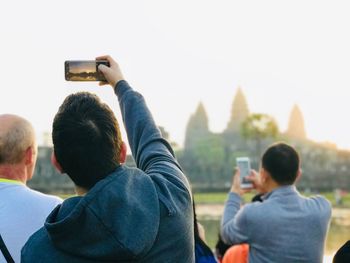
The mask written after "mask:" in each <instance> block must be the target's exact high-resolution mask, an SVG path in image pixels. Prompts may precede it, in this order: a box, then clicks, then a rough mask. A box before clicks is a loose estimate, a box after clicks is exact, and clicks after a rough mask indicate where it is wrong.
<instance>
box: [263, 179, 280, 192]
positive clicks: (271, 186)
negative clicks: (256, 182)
mask: <svg viewBox="0 0 350 263" xmlns="http://www.w3.org/2000/svg"><path fill="white" fill-rule="evenodd" d="M280 187H281V185H279V184H277V183H275V182H272V181H271V182H270V183H269V184H268V185H267V186H266V187H265V189H266V193H271V192H272V191H274V190H276V189H277V188H280Z"/></svg>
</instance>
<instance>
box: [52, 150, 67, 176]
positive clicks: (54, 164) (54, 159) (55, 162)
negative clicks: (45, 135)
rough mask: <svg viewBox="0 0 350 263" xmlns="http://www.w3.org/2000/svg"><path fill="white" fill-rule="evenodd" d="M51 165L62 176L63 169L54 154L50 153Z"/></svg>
mask: <svg viewBox="0 0 350 263" xmlns="http://www.w3.org/2000/svg"><path fill="white" fill-rule="evenodd" d="M51 163H52V165H53V166H54V167H55V168H56V169H57V171H59V172H60V173H61V174H63V173H64V172H63V169H62V166H61V165H60V164H59V162H58V161H57V159H56V155H55V153H54V152H52V154H51Z"/></svg>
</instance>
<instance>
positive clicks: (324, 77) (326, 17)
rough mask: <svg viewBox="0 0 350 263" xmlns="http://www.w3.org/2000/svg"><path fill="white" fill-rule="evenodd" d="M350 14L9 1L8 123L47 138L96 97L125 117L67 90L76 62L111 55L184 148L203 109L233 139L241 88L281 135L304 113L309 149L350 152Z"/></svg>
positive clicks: (193, 4)
mask: <svg viewBox="0 0 350 263" xmlns="http://www.w3.org/2000/svg"><path fill="white" fill-rule="evenodd" d="M349 13H350V3H348V1H312V0H311V1H305V0H302V1H300V0H294V1H281V0H275V1H270V0H267V1H265V0H264V1H262V0H257V1H247V0H244V1H232V0H227V1H220V0H217V1H205V0H201V1H191V0H176V1H165V0H157V1H156V0H145V1H116V0H111V1H102V0H101V1H87V0H84V1H82V0H74V1H67V0H60V1H36V0H31V1H3V2H2V3H1V8H0V25H1V26H0V36H1V42H0V43H1V48H0V57H1V60H2V63H0V76H1V78H2V81H1V84H0V91H1V93H0V94H1V95H0V98H1V99H0V113H15V114H19V115H21V116H24V117H26V118H27V119H29V120H30V121H31V122H32V123H33V125H34V127H35V128H36V130H37V132H38V134H41V133H42V132H44V131H50V130H51V123H52V120H53V117H54V115H55V113H56V112H57V109H58V107H59V105H60V104H61V103H62V101H63V99H64V98H65V97H66V96H67V95H68V94H70V93H72V92H77V91H83V90H85V91H91V92H94V93H97V94H98V95H99V96H100V97H101V98H102V99H103V100H104V101H106V102H107V103H108V104H109V105H110V106H111V107H112V108H113V110H114V111H115V112H116V114H117V115H118V116H119V107H118V104H117V100H116V98H115V97H114V95H113V93H112V91H111V88H107V87H99V86H97V84H96V83H76V82H74V83H71V82H66V81H65V79H64V61H65V60H82V59H86V60H88V59H94V58H95V57H96V56H99V55H104V54H110V55H112V56H113V57H114V58H115V59H116V60H118V62H119V64H120V65H121V68H122V70H123V72H124V75H125V77H126V79H127V80H128V81H129V82H130V84H131V85H132V86H133V87H134V88H135V89H136V90H138V91H140V92H141V93H142V94H143V95H144V96H145V98H146V100H147V102H148V105H149V106H150V109H151V111H152V113H153V114H154V117H155V119H156V121H157V123H158V124H159V125H162V126H164V127H165V129H166V130H167V131H168V132H169V133H170V136H171V139H172V140H174V141H176V142H178V143H179V144H180V145H182V144H183V141H184V135H185V127H186V124H187V121H188V119H189V117H190V114H192V113H193V112H194V111H195V109H196V107H197V105H198V103H199V101H202V102H203V103H204V105H205V108H206V110H207V113H208V116H209V120H210V124H209V125H210V128H211V130H212V131H214V132H220V131H222V130H223V129H224V128H225V127H226V124H227V122H228V119H229V117H230V110H231V104H232V101H233V97H234V94H235V92H236V90H237V87H238V86H240V87H241V88H242V90H243V92H244V93H245V95H246V97H247V100H248V103H249V107H250V111H251V112H261V113H268V114H271V115H273V116H274V117H275V118H276V120H277V121H278V124H279V127H280V129H281V130H285V129H286V127H287V124H288V118H289V114H290V111H291V109H292V106H293V105H294V104H295V103H297V104H298V105H299V106H300V108H301V110H302V112H303V113H304V119H305V121H306V130H307V134H308V137H309V138H311V139H313V140H315V141H331V142H335V143H336V144H338V146H339V147H340V148H346V149H350V120H349V118H348V112H350V103H349V99H350V96H349V95H350V74H349V70H350V37H349V27H350V16H349ZM124 135H125V133H124Z"/></svg>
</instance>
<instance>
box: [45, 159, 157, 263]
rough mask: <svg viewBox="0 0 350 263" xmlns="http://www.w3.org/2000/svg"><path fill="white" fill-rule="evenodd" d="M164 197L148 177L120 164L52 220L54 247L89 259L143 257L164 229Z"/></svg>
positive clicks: (48, 223) (67, 202)
mask: <svg viewBox="0 0 350 263" xmlns="http://www.w3.org/2000/svg"><path fill="white" fill-rule="evenodd" d="M159 214H160V211H159V201H158V195H157V191H156V188H155V186H154V184H153V182H152V180H151V178H150V177H149V176H147V175H146V174H145V173H143V172H142V171H141V170H139V169H135V168H128V167H125V166H120V167H118V168H117V170H116V171H115V172H114V173H112V174H111V175H109V176H108V177H106V178H105V179H103V180H101V181H100V182H98V183H97V184H96V185H95V186H94V187H93V188H92V189H91V190H90V191H89V192H88V193H87V194H86V195H85V196H84V197H72V198H69V199H67V200H65V201H64V202H63V203H62V205H60V206H58V207H56V209H55V210H53V211H52V213H51V214H50V215H49V217H48V218H47V221H46V223H45V228H46V230H47V232H48V235H49V238H50V239H51V241H52V243H53V244H54V246H55V247H56V248H57V249H59V250H62V251H64V252H66V253H68V254H71V255H75V256H78V257H81V258H86V259H91V260H94V259H98V260H107V261H108V260H113V261H117V262H118V261H125V260H136V259H138V258H141V257H143V256H144V255H146V254H147V252H148V251H149V250H150V249H151V248H152V246H153V243H154V242H155V239H156V237H157V233H158V228H159Z"/></svg>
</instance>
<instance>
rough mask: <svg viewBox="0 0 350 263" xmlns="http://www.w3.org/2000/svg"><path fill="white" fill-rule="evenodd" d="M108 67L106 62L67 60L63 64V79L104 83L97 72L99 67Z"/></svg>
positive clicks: (101, 75)
mask: <svg viewBox="0 0 350 263" xmlns="http://www.w3.org/2000/svg"><path fill="white" fill-rule="evenodd" d="M101 64H103V65H106V66H107V67H109V62H108V61H107V60H69V61H65V62H64V69H65V79H66V80H68V81H106V79H105V78H104V76H103V74H102V73H101V72H99V70H98V66H99V65H101Z"/></svg>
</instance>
